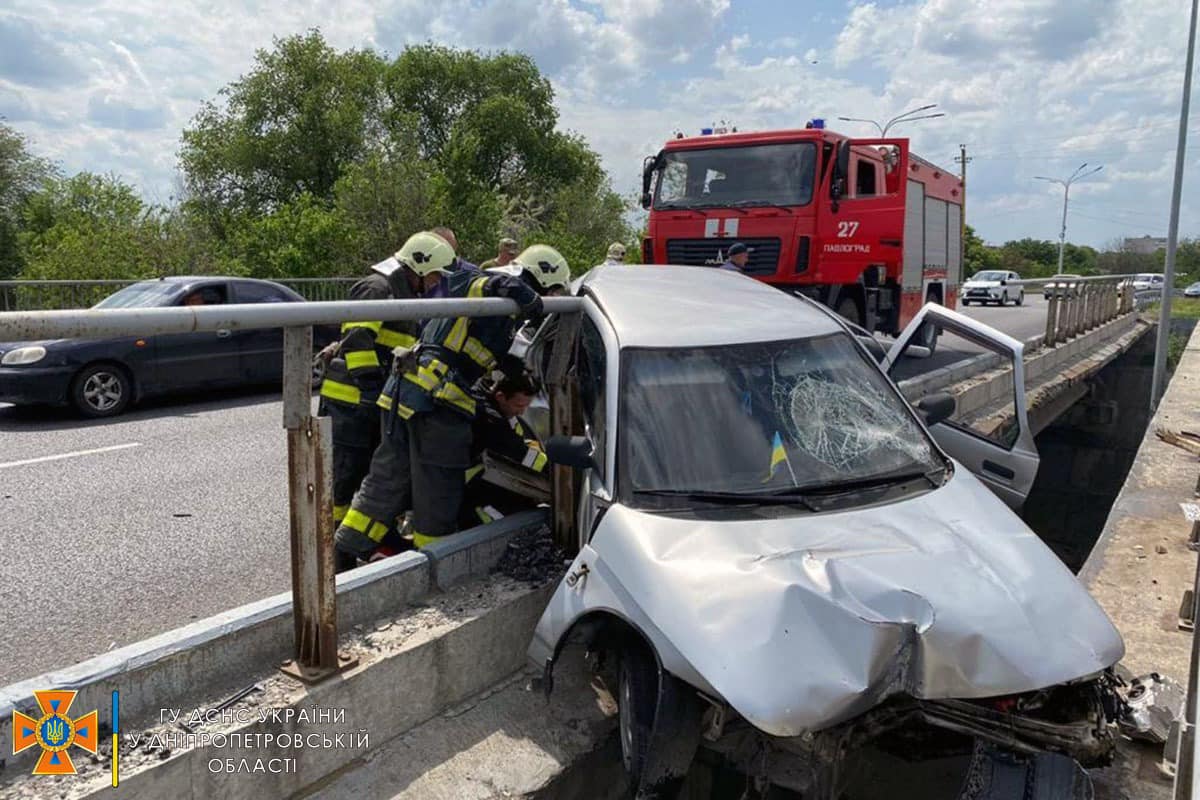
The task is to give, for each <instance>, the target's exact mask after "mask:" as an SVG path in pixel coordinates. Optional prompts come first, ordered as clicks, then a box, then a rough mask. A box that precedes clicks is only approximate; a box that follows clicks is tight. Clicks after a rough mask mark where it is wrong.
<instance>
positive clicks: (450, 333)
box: [336, 234, 570, 559]
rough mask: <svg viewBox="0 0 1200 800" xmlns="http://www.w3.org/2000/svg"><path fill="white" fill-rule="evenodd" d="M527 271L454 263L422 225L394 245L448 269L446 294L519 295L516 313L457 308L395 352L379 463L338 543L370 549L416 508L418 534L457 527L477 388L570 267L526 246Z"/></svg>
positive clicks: (423, 268)
mask: <svg viewBox="0 0 1200 800" xmlns="http://www.w3.org/2000/svg"><path fill="white" fill-rule="evenodd" d="M527 254H528V258H527V260H526V261H522V266H523V267H524V269H523V271H522V275H521V276H511V275H506V274H503V273H495V272H489V273H478V272H472V271H469V270H458V271H454V272H450V268H451V265H452V264H453V263H454V260H455V253H454V249H453V248H452V247H450V245H449V244H448V243H447V242H446V241H445V240H444V239H442V238H441V237H438V236H436V235H435V234H417V235H416V236H415V237H413V239H410V240H409V241H408V242H406V243H405V246H404V247H403V248H402V249H401V251H400V252H399V253H397V254H396V258H397V260H398V261H399V262H400V263H401V264H403V265H405V266H406V267H407V268H410V269H412V270H413V271H414V272H417V273H419V274H422V275H425V276H429V275H433V276H435V280H436V276H437V275H440V274H442V273H449V274H448V275H447V276H446V279H445V282H444V284H443V285H444V287H445V292H446V297H448V298H456V299H462V298H482V297H504V298H509V299H512V300H515V301H516V303H517V307H518V308H519V312H518V314H517V315H516V316H515V317H457V318H454V317H451V318H435V319H430V320H428V321H427V322H426V323H425V325H424V328H423V329H422V331H421V336H420V341H419V342H418V344H417V348H416V350H415V352H414V353H413V354H412V356H411V357H409V358H406V359H397V362H396V367H397V369H395V370H393V374H392V376H391V377H390V378H389V379H388V382H387V385H386V386H385V387H384V389H383V392H382V393H381V394H380V396H379V401H378V404H379V406H380V407H381V408H382V409H383V410H384V415H383V416H384V420H383V441H382V443H381V444H380V446H379V447H378V449H376V451H375V455H374V457H373V458H372V460H371V470H370V473H369V474H368V475H367V477H366V479H365V480H364V481H363V483H362V486H361V487H360V488H359V490H358V493H357V494H356V495H355V496H354V502H353V503H352V505H351V508H350V510H349V511H348V512H347V513H346V516H345V518H344V519H343V520H342V524H341V525H340V526H339V527H338V529H337V535H336V540H337V548H338V550H340V551H342V552H343V553H346V554H347V556H348V557H349V556H354V557H358V558H364V559H365V558H369V557H370V555H371V554H372V553H373V552H374V551H375V550H376V549H377V548H378V546H379V544H380V543H381V542H382V540H383V537H384V535H385V534H386V533H387V530H388V527H389V526H390V525H391V524H392V523H393V522H394V520H395V519H396V518H397V516H398V515H399V514H400V513H402V512H403V511H405V510H407V509H411V510H412V528H411V531H412V534H413V542H414V544H416V546H418V547H422V546H424V545H426V544H429V543H431V542H433V541H435V540H437V539H438V538H440V537H442V536H446V535H448V534H451V533H453V532H454V531H455V530H457V527H458V525H457V523H458V516H459V509H460V507H461V506H462V499H463V491H464V480H463V475H464V473H465V471H466V470H467V468H468V467H469V466H470V465H471V442H472V432H471V428H472V423H473V422H474V420H475V418H476V412H477V410H478V409H477V406H476V400H475V398H474V397H473V396H472V395H471V392H470V389H471V387H472V386H473V385H474V384H475V383H476V381H478V380H479V378H481V377H483V376H484V375H485V374H487V373H488V372H489V371H490V370H491V369H492V368H493V367H494V366H495V365H496V364H497V362H498V360H499V359H500V358H501V357H503V356H504V355H506V354H507V353H508V350H509V348H510V347H511V346H512V342H513V336H514V335H515V333H516V329H517V325H518V324H519V322H520V321H523V320H529V319H532V318H537V317H540V316H541V314H542V295H544V294H549V293H550V292H551V291H554V290H561V288H562V287H565V286H566V283H567V281H568V280H569V278H570V270H569V269H568V267H567V262H566V259H564V258H563V257H562V256H561V255H560V254H559V253H558V252H557V251H556V250H554V249H553V248H550V247H546V246H544V245H536V246H534V247H530V248H528V249H526V250H525V251H524V252H523V253H522V254H521V256H522V257H524V256H526V255H527Z"/></svg>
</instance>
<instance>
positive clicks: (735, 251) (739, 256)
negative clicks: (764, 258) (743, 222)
mask: <svg viewBox="0 0 1200 800" xmlns="http://www.w3.org/2000/svg"><path fill="white" fill-rule="evenodd" d="M749 262H750V248H749V247H747V246H746V245H744V244H742V243H741V242H734V243H733V244H731V245H730V246H729V250H727V251H726V260H725V263H724V264H722V265H721V269H728V270H732V271H734V272H741V271H742V270H744V269H745V268H746V264H748V263H749Z"/></svg>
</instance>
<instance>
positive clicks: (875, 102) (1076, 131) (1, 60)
mask: <svg viewBox="0 0 1200 800" xmlns="http://www.w3.org/2000/svg"><path fill="white" fill-rule="evenodd" d="M1188 8H1189V5H1188V3H1187V2H1186V0H916V1H915V2H907V3H906V2H882V1H878V2H857V1H856V0H851V2H846V1H845V0H832V1H831V2H810V1H809V0H438V1H437V2H429V1H428V0H372V2H367V1H366V0H334V2H316V0H293V1H292V2H288V3H283V2H278V0H274V1H271V0H205V2H196V0H176V2H173V3H162V2H159V0H87V2H84V0H6V1H5V3H4V10H0V116H2V117H5V118H6V119H7V120H8V121H9V122H10V123H11V124H13V125H14V126H16V127H17V128H18V129H20V130H21V131H22V132H24V133H25V134H27V135H28V136H29V138H30V139H31V140H32V142H33V145H34V148H35V149H36V150H37V151H38V152H40V153H41V154H44V155H47V156H50V157H52V158H54V159H56V160H58V161H59V162H60V163H61V164H62V166H63V168H64V169H66V170H67V171H76V170H82V169H88V170H93V171H100V172H107V171H111V172H115V173H117V174H119V175H121V176H122V177H124V178H125V179H126V180H129V181H131V182H133V183H135V184H137V185H138V186H140V187H141V189H142V191H143V194H144V195H145V196H146V197H147V198H148V199H150V200H153V201H158V202H167V201H168V200H169V198H170V196H171V194H172V187H173V186H174V185H175V163H176V158H175V153H176V150H177V146H178V141H179V134H180V131H181V129H182V128H183V127H184V126H185V125H186V124H187V122H188V120H189V119H191V117H192V115H193V114H194V113H195V112H196V110H197V107H198V105H199V104H200V102H201V101H203V100H205V99H209V98H212V97H213V96H214V95H215V94H216V92H217V91H218V89H220V87H221V86H223V85H224V84H226V83H227V82H229V81H231V80H233V79H236V78H237V76H238V75H239V74H241V73H242V72H244V71H246V70H247V69H248V68H249V67H250V65H251V62H252V58H253V54H254V50H255V49H256V48H261V47H269V46H270V44H271V38H272V37H273V36H286V35H289V34H293V33H298V32H302V31H304V30H305V29H307V28H311V27H319V28H320V29H321V30H322V32H323V33H324V34H325V36H326V38H327V39H328V40H329V41H330V42H331V43H332V44H333V45H335V46H337V47H361V46H368V47H372V48H375V49H377V50H380V51H383V52H387V53H392V54H394V53H396V52H397V51H398V50H400V49H402V48H403V47H404V46H405V45H406V44H410V43H415V42H424V41H435V42H441V43H447V44H455V45H461V46H467V47H473V48H480V49H500V48H506V49H515V50H521V51H524V52H527V53H529V54H530V55H532V56H533V58H534V59H535V60H536V61H537V63H538V64H539V66H540V67H541V69H542V70H543V71H544V72H545V73H546V74H547V75H549V76H550V78H551V79H552V80H553V82H554V84H555V87H556V90H557V92H558V99H559V105H560V108H561V110H562V124H563V126H564V127H566V128H570V129H573V130H576V131H578V132H580V133H582V134H583V135H584V136H585V137H586V138H587V139H588V140H589V141H590V142H591V144H592V146H593V147H594V148H595V149H596V150H597V151H599V152H600V154H601V155H602V156H603V158H604V161H605V163H606V165H607V167H608V169H609V172H610V174H611V175H612V176H613V181H614V184H615V186H616V188H617V189H618V190H620V191H622V192H626V193H627V192H632V191H633V190H634V188H635V186H636V184H637V175H638V171H639V169H640V163H641V158H642V157H643V156H644V155H646V154H648V153H650V152H652V151H654V150H656V149H657V147H658V146H659V145H661V143H662V141H663V140H664V139H666V138H668V137H670V136H671V135H672V133H673V132H674V131H675V130H683V131H685V132H688V133H693V132H697V131H698V129H699V128H700V127H702V126H703V125H705V124H708V123H711V122H712V121H714V120H718V119H728V120H731V121H733V122H734V123H735V124H736V125H738V127H739V128H740V129H742V130H747V129H766V128H778V127H789V126H800V127H802V126H803V123H804V122H805V121H806V120H807V119H809V118H810V117H825V118H828V119H830V120H833V119H834V118H836V117H838V116H852V117H867V118H887V117H890V116H893V115H895V114H897V113H899V112H902V111H904V110H906V109H909V108H911V107H913V106H917V105H922V104H925V103H938V104H939V110H941V111H944V112H945V113H946V116H945V117H943V118H941V119H935V120H930V121H927V122H919V123H915V124H913V125H911V126H904V127H898V128H896V129H895V133H896V134H898V135H899V134H905V135H909V136H911V137H912V139H913V147H914V150H915V151H916V152H917V153H919V154H920V155H922V156H925V157H926V158H928V159H931V160H933V161H935V162H937V163H939V164H942V165H944V166H946V167H948V168H956V165H955V164H954V161H953V159H954V158H955V156H957V155H958V144H959V143H960V142H962V143H966V144H967V146H968V155H970V156H971V157H972V158H974V159H975V160H974V161H973V162H972V163H971V164H970V167H969V169H970V172H969V183H970V190H969V192H968V204H969V205H968V212H967V217H968V221H969V222H970V223H971V224H973V225H975V226H976V228H977V229H979V231H980V232H981V233H982V235H983V236H984V237H985V238H986V239H987V240H989V241H994V242H1001V241H1004V240H1006V239H1010V238H1018V237H1021V236H1034V237H1039V238H1047V239H1050V238H1056V237H1057V235H1058V215H1059V213H1060V210H1061V196H1062V195H1061V189H1059V188H1058V187H1056V186H1051V185H1049V184H1044V183H1041V182H1038V181H1036V180H1034V176H1036V175H1065V174H1069V173H1070V172H1071V171H1072V170H1074V168H1075V167H1077V166H1078V165H1079V164H1080V163H1082V162H1085V161H1086V162H1090V163H1093V164H1103V165H1104V170H1103V172H1101V173H1100V174H1099V175H1097V176H1095V177H1094V178H1091V179H1089V180H1088V181H1086V182H1084V183H1080V184H1077V185H1076V186H1075V187H1073V190H1072V198H1073V199H1072V204H1071V218H1070V221H1069V230H1068V238H1069V239H1071V240H1073V241H1079V242H1084V243H1088V244H1092V245H1096V246H1100V245H1103V244H1104V243H1106V242H1108V241H1110V240H1111V239H1113V238H1114V237H1118V236H1140V235H1144V234H1150V235H1160V236H1162V235H1166V228H1167V209H1168V204H1169V201H1170V190H1171V177H1172V170H1173V163H1174V151H1175V148H1174V144H1175V135H1176V129H1175V126H1176V124H1177V122H1178V107H1179V99H1180V91H1181V87H1182V80H1183V62H1184V54H1185V49H1186V37H1187V26H1188ZM1198 93H1200V92H1198ZM1197 119H1198V120H1200V109H1197ZM835 124H836V125H837V126H839V129H841V130H844V131H845V132H848V133H855V134H860V133H861V134H866V133H869V132H870V129H869V127H868V126H862V125H859V124H856V123H835ZM1192 128H1193V131H1194V133H1195V134H1196V135H1195V136H1193V141H1192V144H1193V147H1192V153H1193V155H1192V156H1191V157H1190V158H1189V163H1188V175H1187V178H1188V180H1187V182H1186V183H1185V192H1184V210H1183V217H1182V225H1181V232H1182V234H1183V235H1200V217H1198V216H1197V212H1198V211H1200V197H1197V196H1196V192H1194V191H1189V189H1190V187H1191V186H1194V185H1195V184H1196V181H1197V179H1198V178H1200V176H1198V175H1197V168H1198V167H1200V122H1193V123H1192Z"/></svg>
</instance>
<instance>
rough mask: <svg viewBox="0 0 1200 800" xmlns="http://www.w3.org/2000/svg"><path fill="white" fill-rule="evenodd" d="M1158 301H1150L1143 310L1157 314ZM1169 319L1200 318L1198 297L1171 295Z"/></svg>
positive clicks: (1199, 299)
mask: <svg viewBox="0 0 1200 800" xmlns="http://www.w3.org/2000/svg"><path fill="white" fill-rule="evenodd" d="M1158 307H1159V304H1158V303H1151V304H1150V305H1148V306H1146V308H1145V309H1144V311H1148V312H1150V313H1152V314H1158ZM1171 319H1200V297H1172V298H1171Z"/></svg>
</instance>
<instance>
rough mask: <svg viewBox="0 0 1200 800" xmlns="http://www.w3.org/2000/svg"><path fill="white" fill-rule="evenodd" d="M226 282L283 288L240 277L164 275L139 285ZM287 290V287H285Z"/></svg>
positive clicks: (271, 283) (257, 279)
mask: <svg viewBox="0 0 1200 800" xmlns="http://www.w3.org/2000/svg"><path fill="white" fill-rule="evenodd" d="M225 281H238V282H239V283H260V284H263V285H265V286H283V284H281V283H276V282H275V281H268V280H263V279H262V278H243V277H241V276H239V275H164V276H163V277H161V278H147V279H146V280H144V281H138V283H168V284H178V285H181V286H182V285H185V284H192V283H223V282H225ZM284 288H285V289H286V288H287V287H286V286H284Z"/></svg>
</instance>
